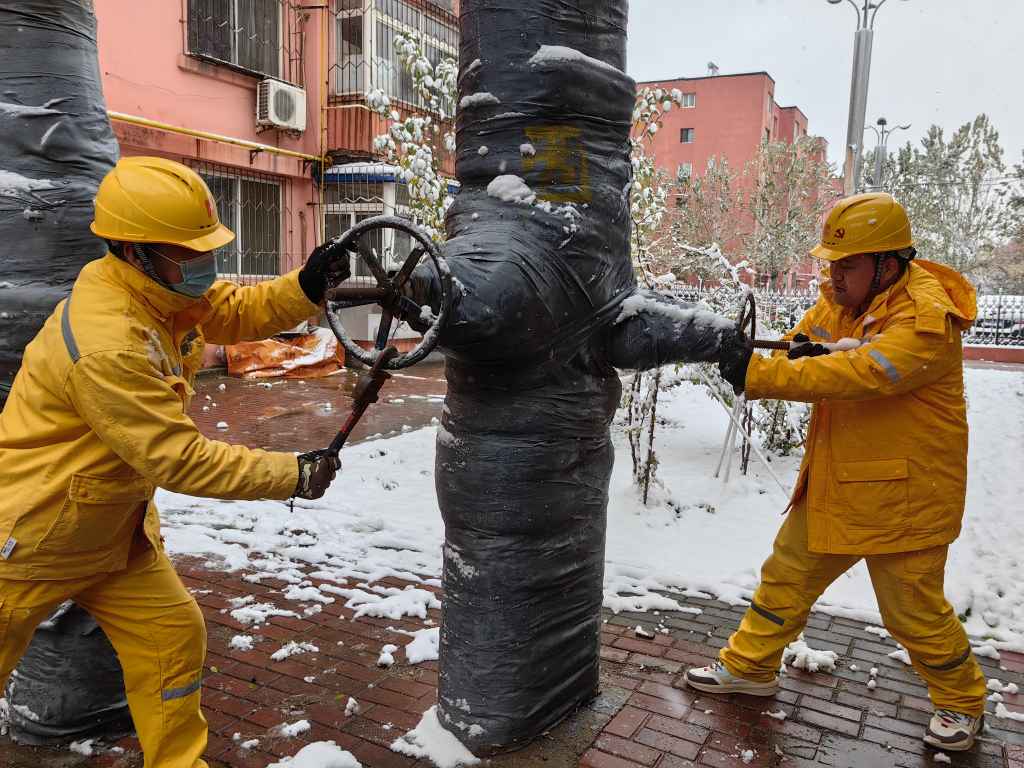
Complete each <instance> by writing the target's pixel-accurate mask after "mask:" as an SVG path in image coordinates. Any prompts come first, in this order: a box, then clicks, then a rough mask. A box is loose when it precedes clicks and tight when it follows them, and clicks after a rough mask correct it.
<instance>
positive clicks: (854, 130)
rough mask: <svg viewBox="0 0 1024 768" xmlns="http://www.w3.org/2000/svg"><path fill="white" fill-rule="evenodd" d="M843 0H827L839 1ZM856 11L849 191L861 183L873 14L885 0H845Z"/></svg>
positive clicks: (846, 173)
mask: <svg viewBox="0 0 1024 768" xmlns="http://www.w3.org/2000/svg"><path fill="white" fill-rule="evenodd" d="M841 2H843V0H828V3H829V4H830V5H838V4H839V3H841ZM846 2H848V3H849V4H850V5H852V6H853V9H854V10H855V11H856V12H857V33H856V34H855V35H854V38H853V74H852V76H851V81H850V111H849V115H848V117H847V123H846V160H845V162H844V163H843V189H844V192H845V194H847V195H852V194H854V193H855V192H856V190H857V189H858V188H859V187H860V172H861V152H862V151H863V147H864V120H865V115H866V113H867V107H868V79H869V78H870V76H871V43H872V40H873V39H874V34H875V16H876V15H877V13H878V9H879V8H881V7H882V6H883V5H885V2H886V0H846Z"/></svg>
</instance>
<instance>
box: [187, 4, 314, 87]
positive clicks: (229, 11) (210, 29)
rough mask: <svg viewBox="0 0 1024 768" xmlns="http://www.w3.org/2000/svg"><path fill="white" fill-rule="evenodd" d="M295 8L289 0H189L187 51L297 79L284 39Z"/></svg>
mask: <svg viewBox="0 0 1024 768" xmlns="http://www.w3.org/2000/svg"><path fill="white" fill-rule="evenodd" d="M294 10H295V9H294V7H293V6H292V4H291V3H290V2H288V0H188V52H189V53H190V54H192V55H194V56H199V57H201V58H207V59H215V60H217V61H220V62H223V63H225V64H230V65H232V66H234V67H238V68H239V69H244V70H247V71H249V72H254V73H258V74H260V75H265V76H268V77H275V78H279V79H282V80H288V81H290V82H295V83H297V84H301V76H300V75H299V74H298V73H300V72H301V66H293V65H294V64H295V61H296V57H295V56H294V55H293V53H294V52H293V51H291V50H290V47H289V45H288V41H289V39H290V38H291V37H294V36H295V33H294V32H293V31H292V27H293V26H294V25H295V20H294V18H293V16H294ZM300 63H301V62H300ZM293 74H294V75H295V76H294V77H293V76H292V75H293Z"/></svg>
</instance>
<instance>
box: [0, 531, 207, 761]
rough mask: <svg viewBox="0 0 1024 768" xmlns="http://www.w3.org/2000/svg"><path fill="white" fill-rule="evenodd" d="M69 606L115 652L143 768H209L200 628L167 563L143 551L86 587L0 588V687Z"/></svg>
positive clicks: (80, 582)
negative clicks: (43, 628) (85, 616)
mask: <svg viewBox="0 0 1024 768" xmlns="http://www.w3.org/2000/svg"><path fill="white" fill-rule="evenodd" d="M68 599H74V601H75V602H76V603H78V604H79V605H80V606H82V607H83V608H85V609H86V610H87V611H89V613H91V614H92V615H93V617H94V618H95V619H96V622H97V623H98V624H99V625H100V627H102V629H103V631H104V632H105V633H106V635H107V637H108V638H109V639H110V642H111V644H112V645H113V646H114V649H115V650H116V651H117V656H118V659H119V660H120V661H121V668H122V669H123V670H124V682H125V689H126V691H127V694H128V707H129V709H130V710H131V713H132V719H133V720H134V722H135V729H136V731H137V732H138V735H139V741H140V742H142V751H143V753H144V754H145V768H207V765H206V763H205V762H204V761H203V760H202V759H201V758H200V756H201V755H202V754H203V752H204V751H205V750H206V733H207V726H206V719H205V718H204V717H203V715H202V713H201V712H200V711H199V694H200V690H199V689H200V685H201V682H202V674H203V662H204V660H205V658H206V626H205V624H204V623H203V615H202V613H200V611H199V606H198V605H196V601H195V599H194V598H193V597H192V596H191V595H190V594H189V593H188V592H187V591H186V590H185V587H184V585H183V584H182V583H181V580H180V579H179V578H178V575H177V574H176V573H175V572H174V568H173V566H172V565H171V563H170V561H169V560H168V559H167V556H166V555H165V554H163V553H162V552H160V553H157V552H156V551H154V550H152V549H146V550H145V551H143V552H142V553H141V554H139V555H137V556H135V557H133V558H132V559H131V560H129V562H128V567H127V568H126V569H125V570H122V571H115V572H114V573H102V574H97V575H95V576H92V577H89V578H84V579H65V580H51V581H24V580H12V579H2V580H0V684H3V682H4V681H6V680H7V676H8V675H9V674H10V673H11V670H12V669H14V667H15V666H16V665H17V663H18V660H19V659H20V658H21V656H22V654H23V653H24V652H25V649H26V648H28V644H29V641H30V640H31V639H32V635H33V633H34V632H35V629H36V627H37V626H38V625H39V623H40V622H42V621H43V620H45V619H46V618H47V616H49V615H50V613H51V612H52V611H53V609H54V608H56V607H57V606H58V605H60V603H62V602H63V601H65V600H68Z"/></svg>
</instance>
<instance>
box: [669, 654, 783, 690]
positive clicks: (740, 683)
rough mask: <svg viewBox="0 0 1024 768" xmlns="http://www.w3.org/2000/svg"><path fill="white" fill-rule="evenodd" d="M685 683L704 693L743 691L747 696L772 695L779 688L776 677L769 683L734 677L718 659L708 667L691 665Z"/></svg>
mask: <svg viewBox="0 0 1024 768" xmlns="http://www.w3.org/2000/svg"><path fill="white" fill-rule="evenodd" d="M684 679H685V680H686V684H687V685H688V686H690V687H691V688H694V689H696V690H698V691H704V692H705V693H745V694H747V695H748V696H774V695H775V692H776V691H778V690H779V681H778V679H775V680H772V681H771V682H770V683H757V682H754V681H753V680H745V679H743V678H742V677H736V675H734V674H732V673H731V672H730V671H729V670H728V669H726V668H725V666H724V665H723V664H722V662H720V661H716V662H715V663H714V664H712V665H711V666H708V667H691V668H690V669H688V670H686V675H685V676H684Z"/></svg>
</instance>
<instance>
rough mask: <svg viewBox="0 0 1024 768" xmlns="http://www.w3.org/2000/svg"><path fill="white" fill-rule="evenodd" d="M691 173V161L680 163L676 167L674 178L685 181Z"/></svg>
mask: <svg viewBox="0 0 1024 768" xmlns="http://www.w3.org/2000/svg"><path fill="white" fill-rule="evenodd" d="M692 175H693V163H680V164H679V167H678V168H676V178H677V179H678V180H679V181H685V180H686V179H688V178H690V176H692Z"/></svg>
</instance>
